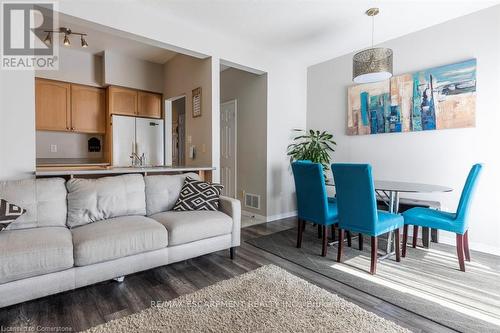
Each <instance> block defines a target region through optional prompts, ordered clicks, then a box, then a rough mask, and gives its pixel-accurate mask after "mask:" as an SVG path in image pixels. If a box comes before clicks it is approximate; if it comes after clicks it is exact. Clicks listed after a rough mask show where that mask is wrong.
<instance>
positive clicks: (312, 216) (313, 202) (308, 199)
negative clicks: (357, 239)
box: [292, 161, 338, 257]
mask: <svg viewBox="0 0 500 333" xmlns="http://www.w3.org/2000/svg"><path fill="white" fill-rule="evenodd" d="M292 171H293V178H294V180H295V193H296V195H297V210H298V214H297V215H298V232H297V247H298V248H300V247H301V246H302V234H303V231H304V227H305V222H311V223H315V224H318V225H320V226H321V227H322V237H323V241H322V242H323V248H322V251H321V255H322V256H323V257H324V256H326V252H327V246H328V232H327V229H328V227H329V226H333V225H334V224H336V223H337V221H338V211H337V203H336V201H335V200H334V199H332V198H330V199H329V198H328V195H327V192H326V185H325V177H324V176H323V167H322V165H321V164H319V163H313V162H311V161H296V162H293V163H292Z"/></svg>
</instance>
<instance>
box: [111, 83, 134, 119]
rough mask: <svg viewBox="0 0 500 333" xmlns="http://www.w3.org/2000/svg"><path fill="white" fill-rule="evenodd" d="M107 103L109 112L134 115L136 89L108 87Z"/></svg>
mask: <svg viewBox="0 0 500 333" xmlns="http://www.w3.org/2000/svg"><path fill="white" fill-rule="evenodd" d="M108 103H109V113H110V114H120V115H124V116H136V115H137V90H134V89H128V88H121V87H114V86H111V87H109V88H108Z"/></svg>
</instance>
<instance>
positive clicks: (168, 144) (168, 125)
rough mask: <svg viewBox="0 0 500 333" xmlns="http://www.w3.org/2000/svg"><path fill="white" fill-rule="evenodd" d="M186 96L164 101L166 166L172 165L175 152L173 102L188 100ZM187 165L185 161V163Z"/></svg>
mask: <svg viewBox="0 0 500 333" xmlns="http://www.w3.org/2000/svg"><path fill="white" fill-rule="evenodd" d="M186 96H187V95H186V94H183V95H179V96H175V97H170V98H165V99H164V110H165V111H164V114H163V121H164V123H163V133H164V136H165V137H164V141H165V142H164V144H163V149H164V152H165V157H164V159H163V160H164V163H165V165H172V163H173V161H172V156H173V151H172V138H173V133H172V102H174V101H176V100H178V99H181V98H186ZM184 164H185V161H184Z"/></svg>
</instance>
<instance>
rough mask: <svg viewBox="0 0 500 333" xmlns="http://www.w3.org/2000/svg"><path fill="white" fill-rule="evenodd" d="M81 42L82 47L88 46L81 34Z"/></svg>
mask: <svg viewBox="0 0 500 333" xmlns="http://www.w3.org/2000/svg"><path fill="white" fill-rule="evenodd" d="M81 42H82V47H84V48H85V47H88V46H89V44H88V43H87V41H86V40H85V37H84V35H82V36H81Z"/></svg>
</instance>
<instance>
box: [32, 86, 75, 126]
mask: <svg viewBox="0 0 500 333" xmlns="http://www.w3.org/2000/svg"><path fill="white" fill-rule="evenodd" d="M70 87H71V85H70V84H69V83H66V82H58V81H51V80H44V79H38V78H37V79H36V81H35V109H36V129H37V130H48V131H69V130H71V88H70Z"/></svg>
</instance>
